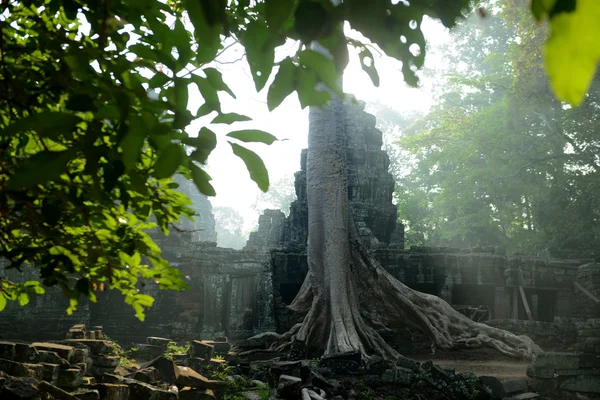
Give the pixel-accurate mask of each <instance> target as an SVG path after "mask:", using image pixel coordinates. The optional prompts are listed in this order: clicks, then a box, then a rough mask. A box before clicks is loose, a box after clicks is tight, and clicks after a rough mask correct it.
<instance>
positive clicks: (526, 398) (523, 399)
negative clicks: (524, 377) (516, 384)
mask: <svg viewBox="0 0 600 400" xmlns="http://www.w3.org/2000/svg"><path fill="white" fill-rule="evenodd" d="M539 397H540V395H539V394H537V393H531V392H529V393H522V394H518V395H516V396H513V397H511V399H512V400H531V399H537V398H539Z"/></svg>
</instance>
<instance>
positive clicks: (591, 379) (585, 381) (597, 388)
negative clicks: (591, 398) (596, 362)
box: [560, 375, 600, 394]
mask: <svg viewBox="0 0 600 400" xmlns="http://www.w3.org/2000/svg"><path fill="white" fill-rule="evenodd" d="M560 389H562V390H567V391H569V392H580V393H595V394H599V393H600V377H598V376H586V375H580V376H576V377H573V378H568V379H566V380H564V381H563V382H562V383H561V384H560Z"/></svg>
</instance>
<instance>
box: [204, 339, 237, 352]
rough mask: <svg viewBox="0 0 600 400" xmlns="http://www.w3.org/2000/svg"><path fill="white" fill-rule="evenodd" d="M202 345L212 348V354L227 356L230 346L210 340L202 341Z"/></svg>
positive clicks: (226, 343) (227, 343)
mask: <svg viewBox="0 0 600 400" xmlns="http://www.w3.org/2000/svg"><path fill="white" fill-rule="evenodd" d="M202 343H205V344H207V345H209V346H212V347H213V352H214V353H216V354H227V353H229V350H230V349H231V344H229V342H215V341H210V340H202Z"/></svg>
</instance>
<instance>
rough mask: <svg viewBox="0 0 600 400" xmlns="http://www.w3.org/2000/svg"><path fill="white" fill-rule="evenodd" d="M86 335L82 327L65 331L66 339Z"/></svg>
mask: <svg viewBox="0 0 600 400" xmlns="http://www.w3.org/2000/svg"><path fill="white" fill-rule="evenodd" d="M86 337H87V335H86V331H85V330H83V329H73V328H71V329H69V331H68V332H67V336H66V338H67V339H85V338H86Z"/></svg>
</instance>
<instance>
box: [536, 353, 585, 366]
mask: <svg viewBox="0 0 600 400" xmlns="http://www.w3.org/2000/svg"><path fill="white" fill-rule="evenodd" d="M531 364H532V365H533V367H534V368H536V369H537V368H552V369H578V368H579V354H577V353H557V352H544V353H536V354H534V355H533V358H532V360H531Z"/></svg>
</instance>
